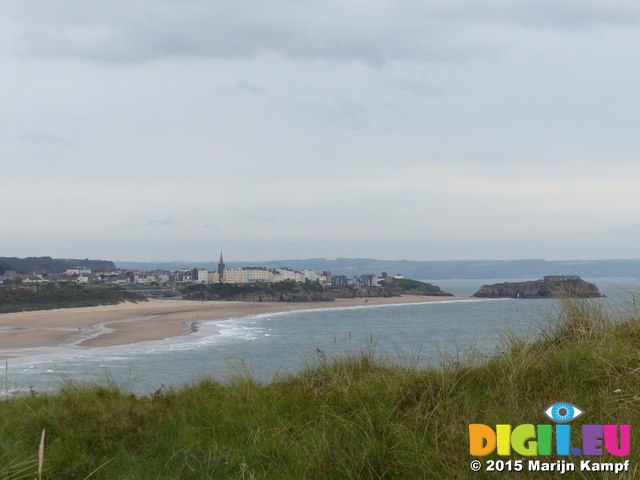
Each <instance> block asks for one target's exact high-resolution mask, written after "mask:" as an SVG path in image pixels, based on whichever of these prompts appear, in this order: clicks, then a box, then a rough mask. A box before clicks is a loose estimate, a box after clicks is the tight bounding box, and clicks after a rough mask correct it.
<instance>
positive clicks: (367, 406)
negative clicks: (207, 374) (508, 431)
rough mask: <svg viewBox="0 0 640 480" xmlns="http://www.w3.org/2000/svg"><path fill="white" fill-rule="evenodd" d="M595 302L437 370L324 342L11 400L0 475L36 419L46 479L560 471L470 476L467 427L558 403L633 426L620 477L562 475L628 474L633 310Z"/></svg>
mask: <svg viewBox="0 0 640 480" xmlns="http://www.w3.org/2000/svg"><path fill="white" fill-rule="evenodd" d="M600 302H601V301H600V300H576V299H573V300H564V301H563V302H562V309H561V311H559V312H558V313H557V315H558V316H559V317H560V318H559V321H558V322H555V321H553V322H551V321H550V322H549V325H547V326H546V327H544V328H543V330H542V332H541V333H540V334H538V335H537V336H536V337H535V338H530V339H527V340H524V339H519V338H516V337H515V336H513V335H510V334H509V333H508V332H507V333H506V334H505V335H504V338H503V343H502V347H501V348H500V349H499V350H498V351H497V352H496V353H495V355H493V356H492V357H482V356H480V355H474V354H473V352H470V355H469V358H468V359H467V360H466V361H462V362H461V361H457V360H453V359H448V358H446V357H444V358H443V359H442V362H441V365H439V366H437V367H436V366H434V367H430V368H424V367H417V366H406V365H405V366H400V365H398V364H397V363H396V362H395V361H394V360H393V358H388V357H385V356H384V355H378V354H377V353H376V352H375V349H374V348H372V349H370V350H368V351H365V352H361V353H358V354H348V353H346V354H344V355H342V356H340V357H339V358H335V359H326V358H325V356H324V354H323V352H321V351H319V352H318V358H317V362H316V363H315V364H314V365H310V366H309V367H308V368H307V369H306V371H304V372H302V373H300V374H298V375H296V376H293V377H288V378H282V379H275V380H273V381H272V382H271V383H269V384H267V385H261V384H258V383H257V382H255V381H254V380H252V379H251V378H250V377H248V376H242V375H239V376H238V377H236V378H235V379H234V380H233V381H231V382H229V383H225V384H221V383H218V382H216V381H214V380H206V379H205V380H202V381H201V382H199V383H197V384H194V385H192V386H189V387H185V388H183V389H181V390H179V391H177V390H172V389H168V390H164V389H163V390H161V391H158V392H156V393H155V394H153V395H150V396H148V397H136V396H134V395H131V394H128V393H127V392H126V391H124V390H123V389H121V388H118V387H117V386H115V385H110V384H106V385H103V386H95V385H94V386H78V385H74V384H73V383H69V384H67V385H66V386H65V387H64V388H63V389H62V391H60V392H59V393H57V394H37V393H33V394H32V395H31V396H27V397H21V398H13V399H9V400H6V401H4V402H2V404H1V409H0V475H4V477H3V478H31V479H32V478H36V477H37V469H38V460H37V458H38V454H37V452H38V445H39V443H40V440H41V434H42V431H43V429H44V430H45V431H46V436H45V442H44V449H43V452H44V455H43V459H44V460H43V467H44V470H43V473H42V478H46V479H70V478H78V479H84V478H96V479H102V478H104V479H116V478H117V479H124V478H132V479H133V478H135V479H158V478H162V479H165V478H166V479H194V478H212V479H226V478H229V479H250V478H269V479H291V478H293V479H298V478H306V479H348V478H368V479H369V478H406V479H420V478H425V479H444V478H447V479H456V478H473V479H479V478H495V476H496V475H498V478H500V477H502V476H506V478H554V476H553V474H547V473H541V472H537V473H535V472H534V473H531V472H524V473H519V474H516V473H510V474H508V473H503V474H496V473H493V474H490V473H488V472H485V471H482V472H479V473H473V472H472V471H471V470H470V466H469V465H470V461H471V460H473V458H474V457H471V456H470V455H469V440H468V433H467V432H468V425H469V424H470V423H484V424H487V425H490V426H494V425H496V424H498V423H499V424H511V425H513V426H516V425H519V424H524V423H533V424H538V423H542V424H545V423H551V422H550V420H549V419H548V418H546V417H545V415H544V413H543V412H544V410H545V409H546V408H547V407H549V405H551V404H552V403H555V402H558V401H564V402H570V403H573V404H575V405H577V406H579V407H580V408H581V409H582V410H584V412H585V413H584V415H582V416H581V417H580V418H578V419H576V420H575V421H574V422H572V426H573V428H574V429H575V430H578V429H579V425H581V424H582V422H584V423H598V424H605V423H610V424H625V423H630V424H631V432H632V443H631V445H632V449H631V456H630V457H625V458H622V460H625V459H629V460H631V469H630V471H629V472H626V473H622V474H620V475H617V476H614V475H612V474H611V477H607V476H606V475H607V474H602V473H589V472H582V473H581V472H575V473H567V474H566V476H568V477H570V478H614V477H615V478H627V479H629V478H637V477H638V476H639V475H640V466H639V465H640V464H639V463H638V461H639V460H640V449H639V448H638V447H637V442H635V441H634V439H635V434H636V432H639V431H640V415H639V413H640V355H639V354H638V347H639V346H640V315H638V312H637V311H636V309H635V307H632V308H630V310H629V312H628V313H627V314H626V315H624V316H625V318H624V319H621V317H622V316H623V315H622V314H620V313H615V314H611V313H609V312H607V311H605V309H604V307H603V306H602V305H603V304H602V303H600ZM576 433H578V432H576ZM576 436H577V437H580V435H579V433H578V434H577V435H576ZM488 458H494V459H496V458H499V457H495V456H493V455H492V456H490V457H488ZM511 458H513V459H516V458H518V457H517V456H516V455H515V454H514V455H512V457H511ZM537 458H539V459H541V460H543V461H555V460H558V459H560V458H559V457H557V456H555V455H554V456H551V457H537ZM503 459H504V458H503ZM562 459H566V460H568V461H575V462H579V460H580V459H585V458H584V457H562ZM484 460H486V458H485V459H484ZM597 461H603V462H607V461H608V462H612V461H620V459H618V458H612V457H610V456H609V455H608V454H606V455H604V456H602V457H599V458H597Z"/></svg>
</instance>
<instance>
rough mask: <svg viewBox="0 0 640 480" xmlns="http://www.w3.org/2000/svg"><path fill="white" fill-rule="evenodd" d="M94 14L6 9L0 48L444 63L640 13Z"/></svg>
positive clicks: (404, 8)
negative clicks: (498, 38) (505, 29)
mask: <svg viewBox="0 0 640 480" xmlns="http://www.w3.org/2000/svg"><path fill="white" fill-rule="evenodd" d="M98 5H102V7H100V6H96V3H95V2H83V1H79V0H70V1H67V2H64V3H62V4H61V3H59V2H45V1H43V0H33V1H28V0H26V1H22V2H15V3H6V2H5V4H4V6H3V9H4V13H5V22H8V21H9V22H11V25H12V28H10V29H8V30H7V29H4V30H5V34H4V38H3V39H2V43H1V44H0V45H1V46H2V47H1V48H3V49H4V50H5V51H9V52H10V53H13V54H15V55H19V56H31V57H38V58H51V57H54V58H55V57H64V58H80V59H87V60H96V61H106V62H123V63H129V62H133V63H136V62H144V61H152V60H155V59H161V58H167V57H184V56H195V57H214V58H230V57H234V58H235V57H249V56H254V55H259V54H261V53H266V52H270V53H275V54H278V55H284V56H290V57H296V58H299V57H304V58H327V59H334V60H361V61H365V62H370V63H385V62H389V61H394V60H403V59H417V60H432V61H444V60H447V61H449V60H451V59H454V60H455V59H464V58H468V57H469V56H471V55H479V54H482V49H483V48H484V45H483V43H484V42H486V41H487V40H486V39H485V40H483V39H482V34H481V33H478V38H474V35H475V34H474V32H475V31H482V30H485V29H486V26H491V27H495V26H496V25H497V24H506V25H520V26H524V27H527V28H564V29H574V28H586V27H592V26H594V25H602V24H636V23H637V22H638V19H639V17H640V5H639V4H638V3H637V2H632V1H629V0H627V1H623V2H616V3H615V4H612V3H608V4H604V3H603V2H600V1H596V0H590V1H580V2H578V1H576V0H573V1H567V2H557V1H550V0H543V1H541V0H528V1H524V2H512V1H507V0H484V1H471V0H458V1H455V0H454V1H446V2H445V1H442V2H429V3H425V2H418V1H414V2H393V1H391V0H382V1H379V2H373V3H366V4H365V3H361V2H346V1H339V0H333V1H331V0H329V1H327V0H325V1H319V0H312V1H300V2H295V3H292V2H289V1H285V0H276V1H270V2H262V1H256V0H239V1H236V2H222V1H215V2H209V1H204V0H192V1H174V2H163V3H158V2H155V1H150V0H138V1H133V2H100V3H98ZM65 7H66V8H65ZM483 25H484V26H485V28H484V29H483V28H482V26H483ZM7 32H8V33H7ZM459 37H462V39H464V41H460V39H459ZM0 38H1V37H0Z"/></svg>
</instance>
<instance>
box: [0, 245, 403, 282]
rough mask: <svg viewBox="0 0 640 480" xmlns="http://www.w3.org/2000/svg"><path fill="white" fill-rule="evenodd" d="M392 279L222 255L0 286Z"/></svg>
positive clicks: (7, 276) (80, 269) (28, 277)
mask: <svg viewBox="0 0 640 480" xmlns="http://www.w3.org/2000/svg"><path fill="white" fill-rule="evenodd" d="M392 278H395V279H401V278H403V275H401V274H396V275H394V276H389V275H388V274H387V273H386V272H382V274H381V275H380V276H378V275H376V274H373V273H366V274H361V275H353V276H347V275H332V273H331V272H329V271H326V270H325V271H322V272H320V273H319V272H315V271H313V270H307V269H305V270H293V269H291V268H288V267H286V266H284V267H282V268H266V267H261V266H255V267H242V268H237V269H230V268H226V265H225V263H224V258H223V255H222V253H220V260H219V262H218V266H217V269H216V270H213V271H210V270H207V269H205V268H193V267H184V268H181V269H180V270H174V271H170V270H150V271H144V270H130V269H118V268H115V269H114V268H102V269H100V270H92V269H91V268H88V267H86V266H77V267H72V268H67V269H66V270H65V271H63V272H29V273H25V272H18V271H15V270H6V271H4V273H3V274H1V275H0V284H4V285H12V284H13V285H17V284H21V285H37V284H43V283H51V282H55V283H59V282H67V283H77V284H111V285H129V286H137V287H149V288H161V287H171V286H175V285H179V284H185V283H186V284H189V283H196V284H215V283H230V284H252V283H264V284H268V283H279V282H287V281H290V282H297V283H313V284H318V285H331V286H350V285H353V286H359V287H369V286H378V285H381V284H384V283H385V282H388V281H390V280H391V279H392Z"/></svg>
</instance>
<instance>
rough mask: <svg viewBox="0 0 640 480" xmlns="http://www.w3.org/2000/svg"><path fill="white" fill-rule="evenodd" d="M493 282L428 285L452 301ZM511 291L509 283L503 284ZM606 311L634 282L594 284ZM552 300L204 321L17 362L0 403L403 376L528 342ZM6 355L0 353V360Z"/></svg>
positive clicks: (10, 366)
mask: <svg viewBox="0 0 640 480" xmlns="http://www.w3.org/2000/svg"><path fill="white" fill-rule="evenodd" d="M498 281H500V280H435V281H433V283H434V284H436V285H438V286H440V287H441V288H442V289H443V290H445V291H448V292H451V293H453V294H454V295H456V296H469V295H471V294H473V293H474V292H475V291H477V290H478V289H479V288H480V286H481V285H482V284H485V283H497V282H498ZM510 281H513V280H510ZM591 281H592V282H594V283H596V285H598V287H599V288H600V290H601V292H602V293H603V294H606V295H607V297H608V298H607V300H604V301H605V302H608V303H611V300H614V301H615V302H616V303H623V302H624V301H625V298H626V299H628V298H629V296H630V294H631V292H638V291H640V281H639V280H637V279H592V280H591ZM556 312H557V303H556V302H555V301H554V300H527V299H518V300H515V299H488V300H455V301H451V300H444V301H439V302H427V303H417V304H416V303H413V304H399V305H398V304H396V305H367V304H366V303H365V302H364V300H363V303H362V305H360V306H355V307H340V308H331V307H329V306H328V308H324V309H317V310H303V311H296V312H279V313H269V314H260V315H252V316H248V317H240V318H230V319H227V320H217V321H207V320H206V319H205V320H202V321H200V322H198V323H197V325H195V327H196V328H194V329H193V330H194V331H193V332H192V333H190V334H188V335H183V336H179V337H174V338H171V339H166V340H162V341H154V342H141V343H137V344H132V345H123V346H114V347H103V348H81V347H73V346H69V347H58V348H51V349H39V350H31V351H23V352H20V353H21V354H22V355H23V356H21V357H20V358H14V359H11V360H9V361H8V363H7V365H6V368H5V369H2V370H4V371H3V372H2V373H1V374H0V375H1V376H2V383H1V385H0V395H9V394H11V393H14V392H19V391H21V392H28V391H29V390H34V391H55V390H57V389H59V388H60V387H61V386H63V385H64V384H65V382H67V381H73V382H76V383H80V384H86V383H99V384H104V383H106V382H114V383H115V384H117V385H118V386H120V387H121V388H123V389H124V390H126V391H131V392H132V393H135V394H138V395H149V394H151V393H153V392H154V391H157V390H158V389H160V388H163V387H164V388H168V387H170V386H171V387H176V388H179V387H180V386H181V385H184V384H187V383H192V382H196V381H197V380H199V379H200V378H203V377H213V378H215V379H218V380H222V381H224V380H225V379H228V378H229V377H230V376H231V375H237V374H247V373H248V374H251V375H252V376H253V377H254V378H256V379H258V380H260V381H263V382H267V381H269V380H271V379H273V378H276V377H283V376H286V375H289V374H293V373H295V372H297V371H300V370H301V369H303V368H305V367H306V366H313V365H315V364H317V363H318V362H321V361H324V360H325V359H326V360H328V361H330V360H331V358H333V357H334V356H336V355H343V354H345V353H356V354H357V353H359V352H362V351H373V352H374V354H375V355H378V356H381V357H386V358H388V359H391V360H392V361H396V362H399V363H402V364H405V365H407V366H421V365H426V364H436V365H437V364H438V363H440V362H443V361H461V360H464V359H465V358H466V356H467V355H469V354H470V353H472V352H481V353H483V354H489V355H490V354H492V353H494V352H496V351H498V350H499V349H500V348H501V345H502V343H501V338H503V337H504V335H505V332H506V331H507V329H509V330H510V331H511V332H513V333H515V334H516V335H520V336H526V335H533V334H535V333H536V332H537V331H539V329H540V328H541V326H542V325H543V324H544V323H545V322H550V321H551V322H552V321H554V319H555V318H556V315H555V313H556ZM2 353H8V352H6V351H5V352H2V351H0V354H2Z"/></svg>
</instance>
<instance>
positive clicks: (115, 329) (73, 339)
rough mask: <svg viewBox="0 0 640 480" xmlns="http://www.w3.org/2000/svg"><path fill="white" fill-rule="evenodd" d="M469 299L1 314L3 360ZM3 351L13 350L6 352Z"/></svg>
mask: <svg viewBox="0 0 640 480" xmlns="http://www.w3.org/2000/svg"><path fill="white" fill-rule="evenodd" d="M466 299H468V297H426V296H412V295H404V296H401V297H391V298H368V299H367V300H366V302H365V300H364V299H363V298H354V299H339V300H336V301H334V302H314V303H312V302H301V303H281V302H255V303H252V302H200V301H188V300H149V301H148V302H141V303H122V304H120V305H109V306H101V307H85V308H72V309H60V310H43V311H37V312H20V313H7V314H0V358H10V357H12V356H15V350H16V349H34V348H41V347H57V346H69V345H74V346H76V347H80V348H82V347H87V348H88V347H91V348H95V347H108V346H114V345H126V344H131V343H138V342H144V341H152V340H163V339H166V338H170V337H175V336H178V335H185V334H187V333H189V331H190V330H191V329H192V328H193V325H194V322H206V321H210V320H224V319H227V318H231V317H243V316H247V315H255V314H260V313H269V312H283V311H291V310H310V309H317V308H331V307H347V306H362V305H383V304H395V303H421V302H437V301H451V300H466ZM2 350H11V352H12V353H11V354H9V353H8V352H5V353H7V354H5V355H3V353H2Z"/></svg>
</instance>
